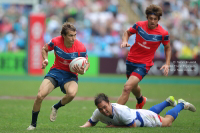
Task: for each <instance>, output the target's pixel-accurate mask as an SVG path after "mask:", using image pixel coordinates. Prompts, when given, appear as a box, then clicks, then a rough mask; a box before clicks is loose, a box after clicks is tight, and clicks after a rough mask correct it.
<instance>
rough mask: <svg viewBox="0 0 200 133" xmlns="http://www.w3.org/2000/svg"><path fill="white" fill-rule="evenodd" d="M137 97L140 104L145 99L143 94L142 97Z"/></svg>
mask: <svg viewBox="0 0 200 133" xmlns="http://www.w3.org/2000/svg"><path fill="white" fill-rule="evenodd" d="M136 99H137V103H138V104H140V103H142V101H143V96H141V97H140V98H136Z"/></svg>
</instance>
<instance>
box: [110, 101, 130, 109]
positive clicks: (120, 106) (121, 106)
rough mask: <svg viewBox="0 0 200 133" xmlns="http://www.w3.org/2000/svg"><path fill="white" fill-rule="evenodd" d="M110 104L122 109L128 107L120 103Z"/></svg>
mask: <svg viewBox="0 0 200 133" xmlns="http://www.w3.org/2000/svg"><path fill="white" fill-rule="evenodd" d="M112 106H113V107H114V108H116V109H118V110H123V109H125V108H128V107H127V106H126V105H121V104H118V103H112Z"/></svg>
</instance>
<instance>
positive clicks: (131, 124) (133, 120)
mask: <svg viewBox="0 0 200 133" xmlns="http://www.w3.org/2000/svg"><path fill="white" fill-rule="evenodd" d="M134 123H135V121H134V120H133V121H132V122H131V123H130V124H128V125H126V126H127V127H129V126H131V125H132V124H134Z"/></svg>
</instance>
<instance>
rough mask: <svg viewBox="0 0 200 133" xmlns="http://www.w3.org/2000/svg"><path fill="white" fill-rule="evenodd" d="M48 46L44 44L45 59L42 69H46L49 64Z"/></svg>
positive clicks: (43, 53) (43, 56) (43, 55)
mask: <svg viewBox="0 0 200 133" xmlns="http://www.w3.org/2000/svg"><path fill="white" fill-rule="evenodd" d="M48 51H49V50H48V46H47V45H44V46H43V47H42V58H43V61H42V69H45V68H46V66H47V65H48Z"/></svg>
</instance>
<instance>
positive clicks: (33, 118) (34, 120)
mask: <svg viewBox="0 0 200 133" xmlns="http://www.w3.org/2000/svg"><path fill="white" fill-rule="evenodd" d="M39 112H40V111H38V112H34V111H32V121H31V125H32V126H34V127H36V124H37V118H38V114H39Z"/></svg>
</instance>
